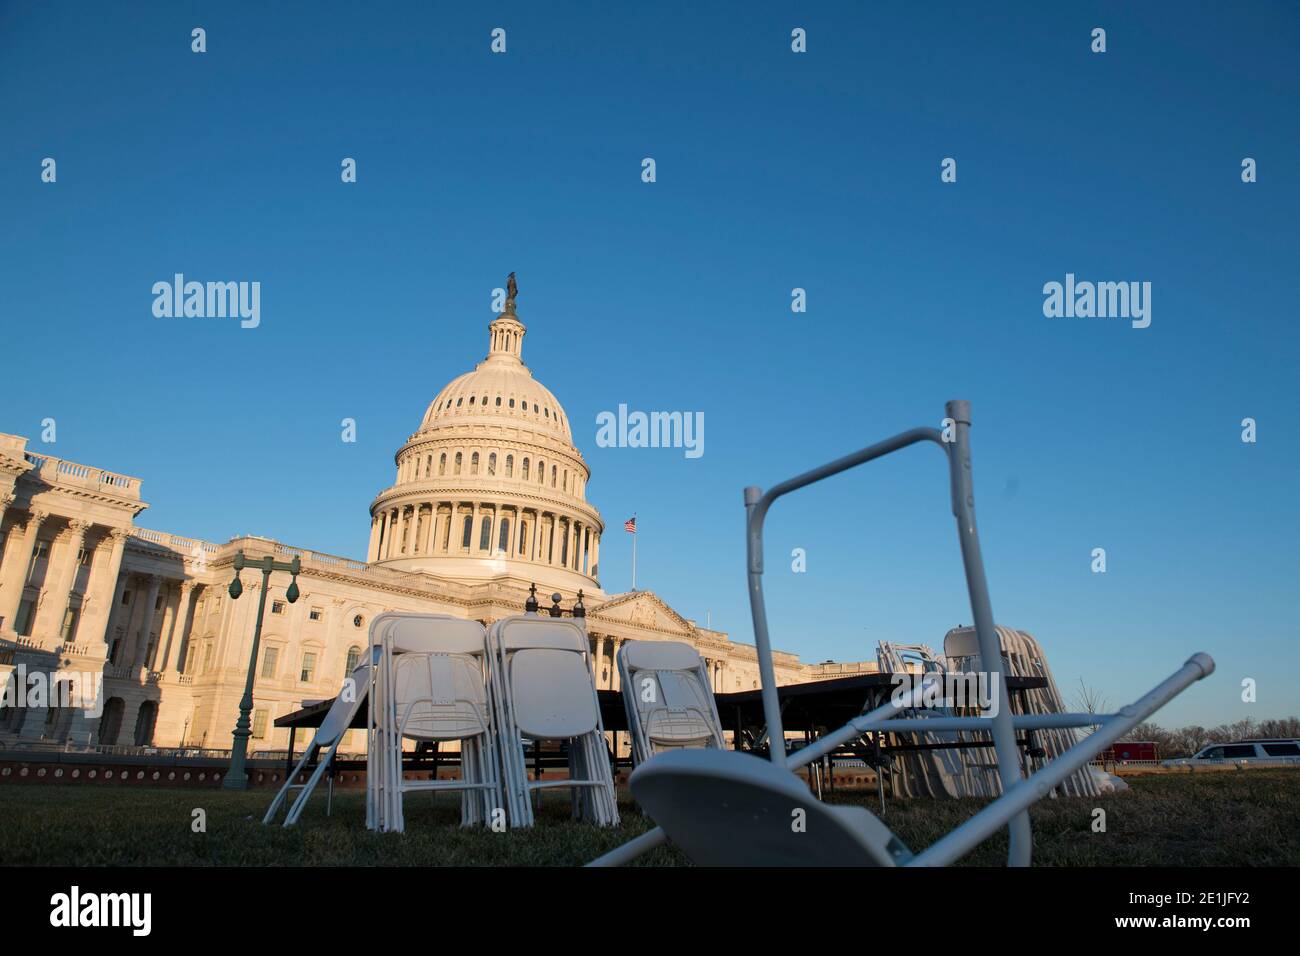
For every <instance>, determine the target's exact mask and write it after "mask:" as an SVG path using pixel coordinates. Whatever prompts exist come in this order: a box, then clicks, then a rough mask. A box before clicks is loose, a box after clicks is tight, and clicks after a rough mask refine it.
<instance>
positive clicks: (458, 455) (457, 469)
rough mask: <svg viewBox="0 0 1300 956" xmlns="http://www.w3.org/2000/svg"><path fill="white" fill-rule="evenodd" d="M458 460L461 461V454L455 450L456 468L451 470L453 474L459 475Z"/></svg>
mask: <svg viewBox="0 0 1300 956" xmlns="http://www.w3.org/2000/svg"><path fill="white" fill-rule="evenodd" d="M460 461H461V454H460V452H456V466H455V467H456V470H455V471H453V472H452V474H454V475H459V474H460Z"/></svg>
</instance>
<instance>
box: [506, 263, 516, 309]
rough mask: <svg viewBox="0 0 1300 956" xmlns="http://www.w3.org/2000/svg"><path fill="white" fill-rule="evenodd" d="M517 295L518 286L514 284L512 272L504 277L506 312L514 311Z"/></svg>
mask: <svg viewBox="0 0 1300 956" xmlns="http://www.w3.org/2000/svg"><path fill="white" fill-rule="evenodd" d="M518 294H519V285H518V283H516V282H515V274H514V273H513V272H512V273H510V275H509V276H507V277H506V311H507V312H513V311H514V310H515V296H517V295H518Z"/></svg>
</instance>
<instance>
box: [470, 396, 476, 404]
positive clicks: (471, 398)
mask: <svg viewBox="0 0 1300 956" xmlns="http://www.w3.org/2000/svg"><path fill="white" fill-rule="evenodd" d="M475 397H476V396H474V395H471V396H470V397H469V403H470V404H471V405H473V404H474V399H475Z"/></svg>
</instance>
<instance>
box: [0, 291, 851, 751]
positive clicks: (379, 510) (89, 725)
mask: <svg viewBox="0 0 1300 956" xmlns="http://www.w3.org/2000/svg"><path fill="white" fill-rule="evenodd" d="M488 330H489V349H488V354H487V357H486V358H485V359H484V360H483V361H482V362H480V363H479V364H478V365H477V366H476V367H475V368H474V369H473V371H470V372H467V373H465V374H464V375H461V376H460V377H458V378H456V379H454V380H453V381H451V382H450V383H449V384H448V385H447V386H446V387H445V388H443V389H442V391H441V392H439V393H438V394H437V396H436V397H435V398H434V399H433V401H432V402H431V403H430V404H429V406H428V408H427V409H426V410H425V412H424V416H423V418H422V419H421V420H420V422H419V426H418V428H417V429H416V430H415V432H414V433H413V434H412V435H411V436H410V437H409V438H408V439H407V440H406V441H405V442H404V443H403V444H402V445H401V447H399V448H398V449H397V453H396V456H395V463H396V473H395V476H394V480H393V484H392V485H391V486H390V487H388V488H387V489H385V490H384V491H382V492H381V493H380V494H379V495H378V496H377V497H375V498H374V500H373V501H372V502H371V503H370V528H369V546H368V549H367V552H366V555H365V560H357V559H354V558H346V557H340V556H337V555H331V554H322V553H320V552H316V551H311V550H308V549H306V548H302V547H298V546H296V545H288V544H282V543H280V542H277V541H272V540H269V539H266V538H259V537H240V538H234V539H232V540H230V541H227V542H225V543H224V544H217V543H214V542H210V541H201V540H195V539H192V538H187V537H183V536H181V535H178V534H173V533H171V532H168V531H156V530H150V529H148V528H145V527H141V526H139V525H138V524H137V523H136V522H137V520H138V519H139V517H140V514H141V512H143V511H144V510H145V509H146V508H147V507H148V505H147V504H146V502H145V500H144V497H143V495H142V489H141V479H139V478H132V477H128V476H126V475H121V474H115V473H112V472H109V471H105V470H104V469H101V468H98V467H94V466H90V465H82V464H76V463H73V462H71V461H66V460H63V459H59V458H54V457H50V456H47V455H44V454H42V453H41V452H40V450H39V449H38V448H29V447H28V439H27V438H24V437H21V436H17V435H9V434H0V539H2V541H3V543H2V545H0V687H3V686H5V685H9V686H10V687H11V688H12V687H13V685H15V684H16V683H17V680H18V678H19V677H22V679H23V680H25V681H29V682H30V681H33V680H35V679H36V678H35V677H34V676H33V675H42V677H41V679H42V680H56V681H57V680H63V681H64V682H65V683H66V682H68V681H72V682H75V681H77V680H83V681H85V680H88V679H90V678H88V676H87V675H93V677H94V678H96V679H97V678H98V676H99V675H102V690H101V691H100V692H99V694H100V699H99V706H97V707H95V708H93V709H91V710H88V709H87V708H84V707H74V706H23V704H24V702H25V701H26V700H27V697H25V696H24V695H23V694H21V693H19V694H16V695H14V697H13V700H14V704H13V705H12V706H4V707H2V708H0V742H7V743H9V744H11V745H12V744H14V743H15V742H22V741H49V742H54V743H65V744H66V745H68V746H75V745H99V746H113V745H120V746H156V747H176V746H187V747H208V748H227V747H229V746H230V740H231V731H232V729H233V728H234V725H235V720H236V718H237V715H238V709H239V699H240V697H241V695H242V693H243V688H244V682H245V679H246V675H247V672H248V666H249V655H250V653H251V650H252V642H253V634H254V625H255V621H254V617H255V615H256V612H257V607H258V599H259V597H260V595H259V594H258V588H260V586H261V585H260V582H261V574H260V572H258V573H250V571H249V570H246V571H245V572H244V574H243V578H242V579H243V583H244V592H245V593H244V594H243V596H242V597H241V598H240V599H238V600H234V599H232V598H231V597H230V595H229V594H228V592H227V586H228V585H229V583H230V581H231V579H232V578H233V576H234V571H233V568H232V562H233V559H234V557H235V555H236V553H237V552H239V551H241V550H242V551H243V552H244V554H245V556H246V557H247V558H248V559H249V560H250V561H256V560H258V559H260V558H262V557H265V556H267V555H272V556H274V557H275V558H276V559H277V560H289V559H290V558H291V557H292V556H295V555H296V556H297V557H298V558H299V559H300V560H301V566H302V571H301V574H300V576H299V579H298V586H299V589H300V591H301V596H300V597H299V599H298V600H297V601H296V602H290V601H288V599H287V597H286V594H285V592H286V589H287V588H288V586H289V583H290V581H289V575H288V574H286V573H279V572H277V573H275V574H273V575H272V577H271V585H270V589H269V592H268V593H267V595H266V612H265V618H264V623H263V632H262V642H261V647H260V650H259V656H258V660H257V661H256V664H255V667H256V684H255V690H254V698H255V702H254V712H253V736H254V740H253V741H252V742H251V747H252V748H253V749H266V750H274V749H283V748H284V747H285V746H286V745H287V733H288V732H287V731H285V730H279V729H277V728H275V726H274V722H275V719H276V718H277V717H281V716H283V715H285V714H287V713H290V712H292V711H294V710H296V709H298V708H299V707H300V706H301V704H302V702H303V701H310V700H319V699H323V698H329V697H333V696H334V695H335V693H336V692H337V690H338V688H339V686H340V685H341V683H342V681H343V679H344V677H345V676H346V675H347V674H348V673H350V671H351V669H352V667H353V666H354V664H355V662H356V661H357V659H358V658H359V657H360V656H361V654H362V649H363V648H364V647H365V645H366V643H367V638H368V631H369V625H370V621H371V620H372V619H373V618H374V617H375V615H377V614H380V613H382V612H384V611H417V612H434V613H443V614H452V615H456V616H459V617H466V618H473V619H477V620H479V621H482V622H484V623H485V624H489V623H491V622H492V621H494V620H497V619H499V618H502V617H505V616H507V615H511V614H518V613H521V612H522V610H523V608H524V603H525V601H526V600H527V599H528V593H529V592H528V589H529V586H530V584H534V583H535V584H536V587H537V593H538V595H539V597H540V598H541V600H542V605H543V607H546V606H548V605H549V604H550V598H549V596H550V595H551V593H552V592H559V593H560V594H561V595H562V604H563V606H564V607H565V608H566V609H567V608H570V607H571V606H572V605H573V603H574V601H575V600H576V598H577V594H578V592H579V590H581V592H582V600H583V604H584V606H585V607H586V609H587V617H586V623H587V629H588V634H589V636H590V639H591V646H592V656H593V666H594V669H595V674H596V680H597V685H598V686H599V687H602V688H617V687H618V674H617V670H616V668H615V667H614V666H613V660H614V655H615V654H617V653H618V649H619V647H620V646H621V645H622V643H623V642H624V641H628V640H676V641H685V642H688V643H690V644H691V645H693V646H694V647H695V648H696V649H697V650H698V651H699V652H700V654H701V655H702V656H703V657H704V659H705V660H706V662H707V665H708V668H709V673H710V675H711V678H712V680H713V682H714V687H715V689H716V690H717V691H719V692H731V691H738V690H748V689H751V688H755V687H757V686H758V666H757V658H756V655H755V652H754V648H753V647H752V646H749V645H746V644H739V643H736V642H733V641H732V640H730V639H729V638H728V636H727V635H726V634H725V633H723V632H721V631H717V630H712V629H710V628H707V627H701V626H700V625H699V624H697V623H696V622H695V621H693V620H690V619H688V618H686V617H684V616H682V615H681V614H679V613H678V612H677V611H675V610H674V609H673V608H672V606H671V605H670V604H669V603H668V602H667V601H666V600H665V599H664V598H662V597H660V596H659V595H657V594H655V593H653V592H652V591H648V590H636V591H628V592H623V593H613V594H611V593H607V592H606V591H605V590H604V589H603V588H602V587H601V580H600V553H601V542H602V538H603V536H604V532H605V522H604V520H603V519H602V517H601V514H600V512H599V511H598V510H597V509H596V507H595V506H594V505H593V504H592V503H591V502H590V501H589V500H588V498H587V483H588V481H589V479H590V477H591V472H590V469H589V468H588V466H587V463H586V461H585V459H584V458H583V455H582V452H581V451H579V449H578V448H577V447H576V446H575V445H574V442H573V433H572V429H571V425H570V422H569V417H568V415H567V414H566V413H565V411H564V408H563V407H562V406H561V404H560V402H559V401H558V400H557V399H556V397H555V396H554V395H553V394H552V393H551V392H550V391H549V390H548V389H547V388H546V387H545V386H543V385H542V384H541V383H540V382H538V381H537V380H536V379H535V378H534V377H533V375H532V373H531V372H530V371H529V369H528V367H527V366H526V365H525V364H524V363H523V357H522V354H523V341H524V334H525V331H526V329H525V327H524V325H523V323H522V322H521V321H520V320H519V318H518V317H517V315H516V313H515V308H514V301H513V298H512V299H511V300H509V301H508V302H507V304H506V307H505V311H503V312H502V313H500V314H499V315H498V316H497V317H496V319H495V320H494V321H492V322H491V323H490V325H489V326H488ZM344 506H347V505H346V503H345V505H344ZM362 530H363V529H362V528H359V529H358V532H359V535H358V536H359V538H360V536H361V535H360V533H361V532H362ZM623 533H624V532H623V531H622V529H621V528H619V529H618V534H620V535H622V534H623ZM250 570H251V569H250ZM776 669H777V679H778V682H779V683H789V682H795V681H807V680H817V679H821V678H825V677H837V676H842V675H846V674H853V673H859V672H862V671H864V670H874V669H875V666H874V664H843V665H840V664H824V665H809V664H803V663H801V662H800V661H799V659H798V658H797V657H795V656H794V655H792V654H783V653H780V652H778V654H777V656H776ZM19 690H21V688H19ZM54 702H55V703H57V700H56V701H54ZM353 733H354V735H357V734H358V732H355V731H354V732H353ZM349 743H352V744H353V745H354V746H359V745H361V744H362V743H363V741H361V740H360V739H359V737H358V738H357V739H355V740H354V741H349ZM344 749H345V750H347V749H353V748H352V747H347V746H345V747H344Z"/></svg>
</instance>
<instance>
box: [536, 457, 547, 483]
mask: <svg viewBox="0 0 1300 956" xmlns="http://www.w3.org/2000/svg"><path fill="white" fill-rule="evenodd" d="M544 481H546V462H544V461H542V460H541V459H540V458H539V459H537V483H538V484H539V485H540V484H541V483H542V482H544Z"/></svg>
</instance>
